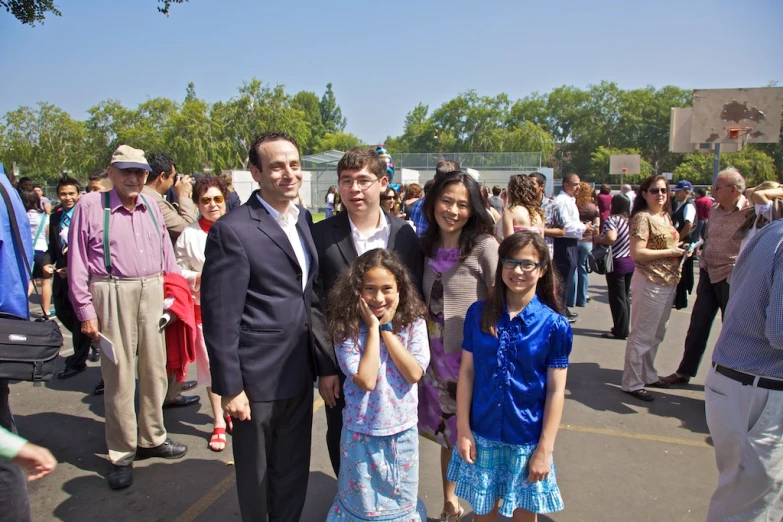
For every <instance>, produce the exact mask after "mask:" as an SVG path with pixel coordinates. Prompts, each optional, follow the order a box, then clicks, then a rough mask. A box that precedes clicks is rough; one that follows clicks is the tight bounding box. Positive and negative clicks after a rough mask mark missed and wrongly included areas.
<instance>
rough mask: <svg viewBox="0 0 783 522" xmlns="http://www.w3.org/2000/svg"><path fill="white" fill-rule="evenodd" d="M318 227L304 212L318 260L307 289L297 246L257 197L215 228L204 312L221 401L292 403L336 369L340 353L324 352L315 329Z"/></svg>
mask: <svg viewBox="0 0 783 522" xmlns="http://www.w3.org/2000/svg"><path fill="white" fill-rule="evenodd" d="M311 223H312V218H311V217H310V214H309V213H308V212H307V210H305V209H303V208H300V214H299V221H298V222H297V225H296V227H297V229H298V230H299V233H300V234H301V235H302V237H303V238H304V240H305V244H306V247H307V250H308V251H309V253H310V259H311V261H310V271H309V273H308V277H307V286H306V287H305V290H304V291H302V272H303V271H302V269H301V268H300V266H299V263H298V261H297V259H296V255H295V254H294V250H293V248H292V247H291V243H290V241H289V240H288V237H287V236H286V235H285V232H283V229H282V228H280V225H278V224H277V222H275V220H274V219H273V218H272V216H270V215H269V212H267V210H266V209H265V208H264V207H263V205H262V204H261V202H260V201H259V200H258V198H257V197H256V192H254V193H253V195H251V197H250V198H249V199H248V202H247V203H246V204H244V205H242V206H241V207H239V208H238V209H236V210H235V211H233V212H231V213H229V214H226V215H225V216H223V217H222V218H220V219H219V220H218V221H217V222H216V223H215V224H214V225H213V226H212V229H211V230H210V232H209V237H208V238H207V246H206V262H205V264H204V270H203V272H202V279H201V313H202V319H203V326H204V339H205V341H206V344H207V352H208V353H209V363H210V370H211V373H212V388H213V390H214V391H215V393H217V394H218V395H224V396H225V395H236V394H237V393H239V392H241V391H242V390H244V391H245V393H246V394H247V396H248V398H249V399H250V401H251V402H267V401H274V400H282V399H290V398H293V397H296V396H298V395H299V394H301V393H303V392H304V391H306V390H307V388H308V387H312V385H313V384H312V383H313V378H314V375H315V374H319V375H322V373H321V368H323V367H324V366H325V367H327V368H330V367H331V366H330V365H331V364H332V358H333V355H331V354H326V355H323V354H320V353H318V351H317V350H316V348H317V347H316V346H315V344H314V338H313V330H312V326H311V325H312V320H311V309H320V304H319V302H318V299H317V296H316V295H315V294H314V292H313V291H312V289H313V283H314V281H315V278H316V276H317V274H318V255H317V253H316V250H315V245H314V244H313V239H312V236H311V234H310V224H311ZM324 360H326V363H324ZM323 375H325V374H323Z"/></svg>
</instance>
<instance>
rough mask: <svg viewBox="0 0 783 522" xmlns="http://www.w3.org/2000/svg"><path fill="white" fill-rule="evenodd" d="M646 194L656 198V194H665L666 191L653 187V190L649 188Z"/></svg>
mask: <svg viewBox="0 0 783 522" xmlns="http://www.w3.org/2000/svg"><path fill="white" fill-rule="evenodd" d="M647 192H649V193H650V194H655V195H656V196H657V195H658V194H666V189H665V188H658V187H655V188H651V189H650V190H648V191H647Z"/></svg>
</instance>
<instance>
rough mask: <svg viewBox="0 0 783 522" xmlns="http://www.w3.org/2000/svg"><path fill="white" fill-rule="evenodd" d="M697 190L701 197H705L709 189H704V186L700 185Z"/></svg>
mask: <svg viewBox="0 0 783 522" xmlns="http://www.w3.org/2000/svg"><path fill="white" fill-rule="evenodd" d="M695 192H696V194H698V195H699V197H701V198H703V197H704V196H706V195H707V191H706V190H705V189H703V188H702V187H699V188H697V189H696V191H695Z"/></svg>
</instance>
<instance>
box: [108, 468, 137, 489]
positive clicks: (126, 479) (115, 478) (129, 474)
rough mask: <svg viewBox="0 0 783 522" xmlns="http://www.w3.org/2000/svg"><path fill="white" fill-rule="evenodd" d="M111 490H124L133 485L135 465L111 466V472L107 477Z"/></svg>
mask: <svg viewBox="0 0 783 522" xmlns="http://www.w3.org/2000/svg"><path fill="white" fill-rule="evenodd" d="M107 479H108V480H109V487H110V488H111V489H123V488H127V487H128V486H130V485H131V484H133V464H129V465H127V466H118V465H116V464H112V465H111V471H110V472H109V476H108V477H107Z"/></svg>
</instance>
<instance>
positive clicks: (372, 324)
mask: <svg viewBox="0 0 783 522" xmlns="http://www.w3.org/2000/svg"><path fill="white" fill-rule="evenodd" d="M425 312H426V309H425V307H424V303H422V301H421V298H420V297H419V292H418V290H417V288H416V285H415V284H414V283H413V281H412V278H411V275H410V273H409V272H408V269H407V268H406V267H405V265H404V264H403V262H402V261H401V260H400V258H399V257H398V256H397V254H395V253H394V252H392V251H389V250H385V249H375V250H370V251H369V252H366V253H364V254H362V255H361V256H359V258H358V259H356V261H354V262H353V263H352V264H351V266H350V267H348V268H347V269H346V270H345V271H344V272H343V273H342V275H341V276H340V278H339V279H338V280H337V282H336V283H335V285H334V287H333V288H332V291H331V292H330V293H329V296H328V298H327V303H326V317H327V321H328V324H329V330H330V331H331V333H332V335H333V337H334V342H335V354H336V355H337V361H338V363H339V364H340V368H341V369H342V371H343V372H344V373H345V376H346V380H345V387H344V390H343V393H344V396H345V409H344V410H343V429H342V436H341V441H340V451H341V453H342V455H341V459H340V473H339V476H338V479H337V496H336V497H335V500H334V504H333V505H332V508H331V509H330V510H329V515H328V518H327V520H328V521H337V520H340V521H345V520H350V521H365V520H384V521H399V522H403V521H405V522H409V521H413V522H426V520H427V515H426V510H425V508H424V503H423V502H421V500H419V499H418V489H419V434H418V430H417V428H416V423H417V422H418V412H417V408H418V402H419V401H418V388H417V384H416V383H418V382H419V380H420V379H421V378H422V376H423V375H424V372H425V370H426V369H427V366H428V365H429V361H430V349H429V343H428V341H427V327H426V324H425V322H424V318H423V316H424V314H425Z"/></svg>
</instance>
